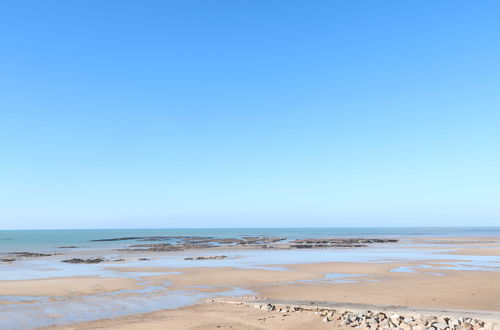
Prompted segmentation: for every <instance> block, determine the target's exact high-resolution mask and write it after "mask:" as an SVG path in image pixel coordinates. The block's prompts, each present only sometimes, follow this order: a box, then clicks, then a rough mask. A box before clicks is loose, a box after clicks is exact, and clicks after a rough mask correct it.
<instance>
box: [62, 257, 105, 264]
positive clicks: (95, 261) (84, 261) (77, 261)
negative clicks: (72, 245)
mask: <svg viewBox="0 0 500 330" xmlns="http://www.w3.org/2000/svg"><path fill="white" fill-rule="evenodd" d="M103 261H106V260H105V259H103V258H89V259H80V258H73V259H66V260H61V262H65V263H68V264H98V263H101V262H103Z"/></svg>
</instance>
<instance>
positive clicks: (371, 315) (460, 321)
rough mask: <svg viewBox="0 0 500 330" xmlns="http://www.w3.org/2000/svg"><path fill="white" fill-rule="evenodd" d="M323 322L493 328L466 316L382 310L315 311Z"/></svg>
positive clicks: (418, 328) (420, 329)
mask: <svg viewBox="0 0 500 330" xmlns="http://www.w3.org/2000/svg"><path fill="white" fill-rule="evenodd" d="M317 313H318V314H319V315H320V316H321V317H322V320H323V322H327V323H328V322H334V323H336V325H340V326H343V327H346V326H348V327H352V328H362V329H402V330H458V329H460V330H461V329H464V330H465V329H466V330H476V329H483V330H486V329H488V330H493V329H497V328H495V325H493V324H487V323H485V322H484V321H482V320H478V319H472V318H467V317H459V318H452V317H443V316H441V317H435V316H422V315H417V316H403V315H400V314H397V313H394V314H391V315H388V314H386V313H383V312H372V311H368V312H362V313H353V312H349V311H336V310H330V311H322V312H317Z"/></svg>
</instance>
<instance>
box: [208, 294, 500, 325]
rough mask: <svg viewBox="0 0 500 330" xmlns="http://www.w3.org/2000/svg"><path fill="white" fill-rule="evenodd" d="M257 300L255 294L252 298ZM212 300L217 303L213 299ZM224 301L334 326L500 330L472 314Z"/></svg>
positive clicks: (223, 301) (224, 301)
mask: <svg viewBox="0 0 500 330" xmlns="http://www.w3.org/2000/svg"><path fill="white" fill-rule="evenodd" d="M251 298H252V299H256V298H255V297H251ZM210 302H214V300H213V299H211V300H210ZM217 302H221V303H226V304H228V303H230V304H239V305H241V304H246V305H250V306H252V305H253V306H254V307H255V308H258V309H261V310H264V311H268V312H271V311H274V312H281V313H292V312H303V311H304V312H314V313H315V314H316V315H318V316H320V317H321V320H322V321H323V322H325V323H331V324H332V326H333V327H334V328H349V327H351V328H357V329H401V330H500V325H499V324H497V323H488V322H485V321H484V320H480V319H477V318H472V317H449V316H434V315H421V314H415V313H413V314H411V315H401V314H399V313H389V312H380V311H362V312H353V311H348V310H336V309H332V308H325V307H314V306H312V305H311V306H305V305H295V306H293V305H282V304H273V303H270V302H268V303H266V302H259V303H256V302H253V303H250V302H244V301H243V300H239V301H228V300H222V301H221V300H218V301H217Z"/></svg>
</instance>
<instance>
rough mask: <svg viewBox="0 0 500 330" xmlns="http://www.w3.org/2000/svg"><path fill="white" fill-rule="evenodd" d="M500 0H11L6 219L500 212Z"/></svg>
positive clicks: (335, 222)
mask: <svg viewBox="0 0 500 330" xmlns="http://www.w3.org/2000/svg"><path fill="white" fill-rule="evenodd" d="M499 11H500V3H499V2H497V1H480V2H478V1H455V0H454V1H444V0H443V1H430V0H429V1H239V0H238V1H234V0H231V1H217V0H214V1H205V0H203V1H201V0H200V1H190V0H188V1H52V0H51V1H2V2H1V3H0V227H1V228H5V229H7V228H122V227H261V226H265V227H278V226H432V225H434V226H441V225H443V226H453V225H498V224H499V223H500V221H499V220H500V93H499V91H500V43H499V42H498V40H500V21H499V20H498V13H499Z"/></svg>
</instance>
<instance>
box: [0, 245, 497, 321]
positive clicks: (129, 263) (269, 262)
mask: <svg viewBox="0 0 500 330" xmlns="http://www.w3.org/2000/svg"><path fill="white" fill-rule="evenodd" d="M375 245H376V244H371V245H368V246H366V247H348V248H319V249H316V248H313V249H307V250H302V249H298V250H297V249H290V248H276V249H270V250H269V249H267V251H266V250H265V249H264V250H263V249H259V250H254V249H252V248H251V247H242V246H234V247H228V246H225V247H224V248H214V249H211V248H210V249H201V250H200V249H193V250H187V252H186V251H170V252H155V251H147V252H144V251H140V252H137V251H127V250H125V251H121V252H120V253H119V254H118V255H117V254H116V251H115V250H113V255H112V257H107V258H104V257H103V258H102V259H103V260H104V259H105V260H108V261H104V262H102V263H99V264H97V265H94V264H75V265H72V264H67V265H66V264H64V263H61V262H60V261H61V260H68V258H70V257H71V258H78V259H79V260H83V261H85V260H88V259H86V258H90V259H89V260H92V258H98V257H99V256H102V255H105V254H106V253H105V252H106V250H99V251H96V250H87V251H81V250H78V251H67V252H64V253H63V254H55V255H52V256H46V257H38V258H25V259H23V262H24V263H25V265H26V264H29V262H34V261H33V260H36V262H38V263H39V262H40V260H42V259H43V260H46V261H45V262H46V263H47V264H44V267H45V268H43V267H41V266H38V267H39V268H40V269H42V273H43V271H45V272H48V273H49V274H50V272H53V271H54V270H55V268H54V267H55V266H57V265H58V264H56V263H55V262H58V263H59V264H61V265H64V267H66V268H64V270H65V271H67V269H72V270H73V271H74V270H76V269H77V270H79V271H80V272H83V273H85V271H86V272H88V273H87V274H86V275H85V276H64V277H49V278H47V277H45V278H38V279H33V278H32V279H23V280H2V281H0V292H2V297H0V304H1V306H3V308H6V309H5V311H6V312H7V311H11V312H14V315H16V316H21V315H23V313H24V314H26V315H37V314H36V313H44V315H43V317H44V319H43V320H44V322H45V325H44V324H43V323H42V324H39V327H41V328H44V327H45V328H47V329H98V328H106V329H108V328H112V329H152V328H166V327H167V328H171V329H212V328H213V329H217V328H236V329H300V328H311V329H323V328H332V327H337V328H343V326H341V325H339V324H336V325H335V324H333V323H331V322H328V323H325V322H321V317H319V316H318V315H317V312H314V311H306V310H304V311H301V312H288V313H287V312H279V311H277V310H261V309H257V308H253V306H252V305H251V304H250V305H245V304H242V305H237V304H222V303H217V299H241V297H246V298H245V299H268V300H269V301H287V302H290V303H293V302H298V301H301V302H304V301H306V302H311V303H314V302H322V303H326V304H328V303H331V304H335V306H351V308H352V306H356V304H361V305H363V304H365V305H367V306H371V307H370V308H371V309H382V308H386V309H387V308H388V307H387V306H391V308H393V309H397V308H422V309H428V310H429V313H433V311H435V312H436V313H438V314H439V313H441V314H442V313H451V311H454V310H460V311H465V312H464V313H467V315H471V316H474V315H476V314H478V313H479V314H480V313H485V312H488V313H491V314H488V315H487V317H489V318H490V321H492V322H495V320H496V317H497V313H500V276H499V271H500V254H499V253H495V252H496V251H500V238H498V237H466V238H464V237H460V238H458V237H457V238H450V237H446V238H432V239H422V238H411V237H406V238H402V239H400V240H399V242H398V243H390V244H389V243H385V244H382V245H376V246H375ZM255 255H258V256H260V257H259V258H260V259H256V261H252V260H251V258H252V257H254V256H255ZM290 255H292V256H295V257H296V258H297V262H294V263H290V262H286V261H288V260H290ZM369 255H373V256H372V257H370V258H368V259H367V256H369ZM187 256H189V257H187ZM117 258H118V259H117ZM196 258H198V260H196ZM280 258H281V259H280ZM332 258H333V259H332ZM349 258H350V259H351V260H350V261H346V260H345V259H349ZM335 259H338V260H337V261H335ZM111 260H114V261H111ZM138 260H141V261H138ZM166 260H176V262H177V264H175V266H172V264H170V265H169V263H168V262H167V261H166ZM280 260H281V261H282V262H281V263H280ZM300 260H303V261H308V262H300ZM316 260H318V261H319V262H316ZM322 260H323V261H322ZM327 260H334V261H327ZM141 262H142V263H143V266H141ZM50 265H51V266H50ZM4 266H5V265H4ZM49 266H50V267H49ZM11 267H16V263H12V266H11ZM90 270H92V271H90ZM39 272H40V271H39ZM138 299H139V300H138ZM211 299H216V301H215V302H210V301H211ZM207 300H208V301H209V302H207ZM137 301H139V302H138V303H137ZM250 301H251V300H250ZM37 304H39V305H41V306H44V305H46V306H48V307H47V308H48V309H50V310H52V311H53V312H52V313H47V312H46V311H44V310H43V309H42V310H37V309H36V308H33V307H31V306H35V305H37ZM63 304H66V305H67V307H62V306H63ZM140 304H143V307H144V306H146V307H147V308H146V307H144V308H142V309H141V308H138V305H140ZM353 304H354V305H353ZM79 305H80V306H87V305H88V306H95V307H94V309H95V308H97V309H101V311H100V313H98V314H97V315H96V313H95V312H94V313H92V309H91V308H90V309H89V310H85V309H83V310H81V312H82V313H87V314H89V315H90V317H91V318H93V319H90V320H88V321H85V322H76V323H75V322H72V321H71V320H75V321H77V320H78V317H77V315H78V311H79V309H78V308H81V307H78V306H79ZM122 305H127V308H123V306H122ZM16 306H17V307H16ZM75 306H77V307H75ZM384 306H385V307H384ZM16 308H17V309H16ZM20 308H24V309H20ZM30 308H31V309H30ZM37 308H39V307H37ZM113 310H115V311H119V312H118V313H115V312H113ZM33 313H35V314H33ZM0 315H2V314H0ZM3 315H6V314H3ZM499 315H500V314H499ZM110 316H111V317H110ZM3 317H4V318H5V316H3ZM482 317H483V318H484V317H485V316H484V315H483V316H482ZM491 319H492V320H491ZM2 321H5V319H1V318H0V322H2ZM6 324H7V327H6V328H10V327H12V328H13V329H14V328H16V327H15V322H10V323H6ZM19 328H21V327H19ZM345 328H349V327H345Z"/></svg>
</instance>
